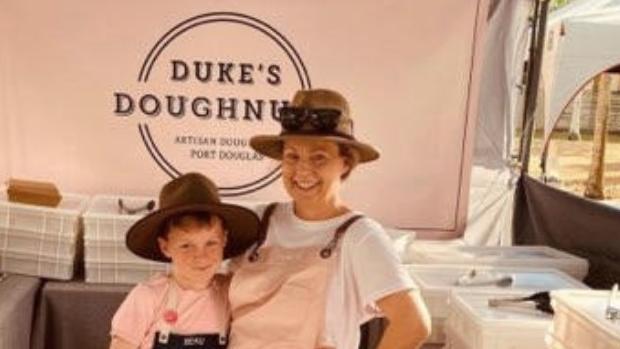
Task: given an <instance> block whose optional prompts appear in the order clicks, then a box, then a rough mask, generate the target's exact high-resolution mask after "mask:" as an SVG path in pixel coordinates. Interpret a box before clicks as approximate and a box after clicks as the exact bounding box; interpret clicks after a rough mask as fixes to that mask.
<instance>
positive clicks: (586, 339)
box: [546, 290, 620, 349]
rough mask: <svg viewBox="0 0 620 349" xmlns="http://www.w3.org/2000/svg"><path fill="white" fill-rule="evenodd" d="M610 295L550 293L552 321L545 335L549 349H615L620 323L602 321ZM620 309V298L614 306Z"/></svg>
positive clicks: (617, 346)
mask: <svg viewBox="0 0 620 349" xmlns="http://www.w3.org/2000/svg"><path fill="white" fill-rule="evenodd" d="M609 295H610V291H602V290H596V291H594V290H585V291H584V290H582V291H576V290H575V291H573V290H562V291H556V292H552V293H551V299H552V301H551V302H552V303H551V304H552V305H553V308H554V310H555V317H554V319H553V323H552V325H551V327H549V332H548V334H547V338H546V340H547V344H548V347H549V348H552V349H582V348H591V349H618V348H620V320H616V321H611V320H608V319H606V318H605V310H606V308H607V305H608V300H609ZM613 304H614V305H615V307H619V306H620V296H617V297H616V299H615V302H614V303H613Z"/></svg>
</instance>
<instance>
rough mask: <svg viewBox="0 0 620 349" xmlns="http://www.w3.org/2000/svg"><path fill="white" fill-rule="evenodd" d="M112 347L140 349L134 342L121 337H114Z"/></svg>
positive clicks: (117, 348) (116, 348) (111, 348)
mask: <svg viewBox="0 0 620 349" xmlns="http://www.w3.org/2000/svg"><path fill="white" fill-rule="evenodd" d="M110 349H138V348H137V347H136V346H134V345H133V344H131V343H129V342H127V341H126V340H124V339H122V338H119V337H116V336H114V337H112V343H110Z"/></svg>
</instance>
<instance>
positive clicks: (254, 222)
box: [125, 173, 259, 262]
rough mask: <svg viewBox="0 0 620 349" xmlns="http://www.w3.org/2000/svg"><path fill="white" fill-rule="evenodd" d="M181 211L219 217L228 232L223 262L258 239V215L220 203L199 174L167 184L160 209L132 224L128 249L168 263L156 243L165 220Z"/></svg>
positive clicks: (190, 174)
mask: <svg viewBox="0 0 620 349" xmlns="http://www.w3.org/2000/svg"><path fill="white" fill-rule="evenodd" d="M183 212H209V213H211V214H214V215H217V216H219V217H220V218H221V219H222V220H223V223H224V227H225V229H226V230H227V233H228V234H227V243H226V247H225V248H224V259H227V258H231V257H235V256H238V255H240V254H242V253H243V252H244V251H245V250H246V249H247V248H248V247H250V246H251V245H252V244H254V243H255V242H256V241H257V240H258V223H259V219H258V216H256V214H255V213H254V212H252V211H251V210H249V209H247V208H245V207H241V206H237V205H231V204H225V203H222V202H221V200H220V197H219V195H218V193H217V187H216V186H215V184H213V182H212V181H211V180H209V179H208V178H207V177H205V176H204V175H202V174H199V173H187V174H184V175H182V176H180V177H178V178H176V179H173V180H172V181H170V182H168V183H167V184H166V185H164V187H163V188H162V189H161V192H160V194H159V208H158V209H157V210H156V211H154V212H152V213H150V214H148V215H146V216H144V217H143V218H142V219H140V220H139V221H137V222H136V223H134V225H133V226H131V228H129V231H128V232H127V236H126V240H125V242H126V244H127V247H128V248H129V250H130V251H131V252H133V253H135V254H136V255H138V256H140V257H143V258H146V259H150V260H154V261H161V262H168V261H170V259H169V258H168V257H166V256H165V255H164V254H163V253H162V252H161V250H160V249H159V245H158V242H157V237H158V236H159V235H160V233H161V232H162V229H163V228H164V225H165V224H166V222H167V220H168V219H169V218H170V217H171V216H173V215H176V214H180V213H183Z"/></svg>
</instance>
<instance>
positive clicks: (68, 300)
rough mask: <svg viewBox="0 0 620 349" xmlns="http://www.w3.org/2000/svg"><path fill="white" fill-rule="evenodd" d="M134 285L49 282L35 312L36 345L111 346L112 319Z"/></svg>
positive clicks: (55, 348)
mask: <svg viewBox="0 0 620 349" xmlns="http://www.w3.org/2000/svg"><path fill="white" fill-rule="evenodd" d="M131 288H132V285H120V284H117V285H113V284H88V283H84V282H80V281H70V282H58V281H48V282H46V283H45V285H44V286H43V287H42V289H41V293H40V296H39V301H38V305H37V309H36V312H35V320H34V325H33V329H32V348H33V349H84V348H89V349H107V348H108V347H109V345H110V337H109V332H110V321H111V319H112V316H113V315H114V313H115V312H116V309H117V308H118V306H119V305H120V304H121V302H122V301H123V299H124V298H125V296H126V295H127V293H128V292H129V290H131ZM7 348H15V347H11V346H8V347H7Z"/></svg>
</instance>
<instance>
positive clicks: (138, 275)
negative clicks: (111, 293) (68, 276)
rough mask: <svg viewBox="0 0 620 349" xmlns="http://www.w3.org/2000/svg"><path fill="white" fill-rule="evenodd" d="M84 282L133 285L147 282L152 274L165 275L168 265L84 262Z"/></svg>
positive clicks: (146, 262) (155, 263) (145, 262)
mask: <svg viewBox="0 0 620 349" xmlns="http://www.w3.org/2000/svg"><path fill="white" fill-rule="evenodd" d="M85 269H86V282H92V283H117V284H135V283H137V282H140V281H144V280H148V279H149V278H150V277H152V276H153V275H154V274H157V273H162V272H163V273H167V272H168V264H164V263H157V262H149V261H144V262H143V263H142V262H141V263H135V262H125V263H123V262H119V261H116V262H106V261H97V260H92V259H90V260H87V261H85Z"/></svg>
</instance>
